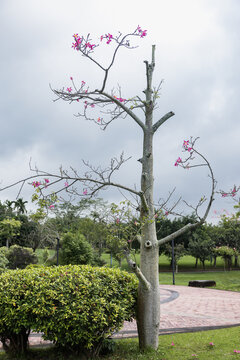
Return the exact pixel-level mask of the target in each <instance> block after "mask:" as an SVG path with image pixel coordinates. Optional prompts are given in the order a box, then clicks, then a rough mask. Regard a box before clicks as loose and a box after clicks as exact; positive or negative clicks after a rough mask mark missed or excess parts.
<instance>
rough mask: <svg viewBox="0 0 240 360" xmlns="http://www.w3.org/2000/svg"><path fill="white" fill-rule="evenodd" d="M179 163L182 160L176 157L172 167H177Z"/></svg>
mask: <svg viewBox="0 0 240 360" xmlns="http://www.w3.org/2000/svg"><path fill="white" fill-rule="evenodd" d="M181 162H182V159H181V158H180V157H178V158H177V160H176V162H175V164H174V166H178V165H179V164H180V163H181Z"/></svg>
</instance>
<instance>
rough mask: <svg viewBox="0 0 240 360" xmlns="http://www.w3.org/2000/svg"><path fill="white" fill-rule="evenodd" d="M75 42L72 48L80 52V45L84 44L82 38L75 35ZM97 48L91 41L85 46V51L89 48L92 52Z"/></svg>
mask: <svg viewBox="0 0 240 360" xmlns="http://www.w3.org/2000/svg"><path fill="white" fill-rule="evenodd" d="M73 38H74V42H73V43H72V48H73V49H74V50H80V45H81V44H82V42H83V38H82V37H80V36H79V35H78V34H73ZM95 47H96V45H95V44H91V43H90V42H89V41H88V42H86V44H85V49H87V48H89V49H90V50H93V49H94V48H95Z"/></svg>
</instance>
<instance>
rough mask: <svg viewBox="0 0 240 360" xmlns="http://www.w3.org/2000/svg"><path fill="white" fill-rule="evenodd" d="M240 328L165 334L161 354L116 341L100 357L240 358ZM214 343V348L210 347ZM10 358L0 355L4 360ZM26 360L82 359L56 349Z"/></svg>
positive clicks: (34, 353)
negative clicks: (113, 346)
mask: <svg viewBox="0 0 240 360" xmlns="http://www.w3.org/2000/svg"><path fill="white" fill-rule="evenodd" d="M239 335H240V327H233V328H228V329H221V330H210V331H202V332H195V333H187V334H173V335H161V336H160V337H159V348H158V350H157V351H151V350H149V351H146V352H144V353H140V352H139V349H138V340H137V339H124V340H116V347H115V350H114V352H113V353H111V354H109V355H106V356H104V357H100V358H99V359H102V360H190V359H198V360H206V359H208V360H213V359H214V360H223V359H224V360H227V359H240V353H235V352H234V350H238V351H240V343H239ZM210 343H213V344H214V345H210ZM172 344H174V345H172ZM7 359H14V360H15V359H18V358H17V357H14V358H13V357H12V358H9V357H8V356H7V355H6V354H4V353H3V352H0V360H7ZM21 359H22V360H23V359H24V360H65V359H67V360H80V359H81V356H76V355H75V356H74V355H70V354H65V355H64V354H62V353H60V352H59V351H57V350H56V349H55V348H54V347H51V348H44V349H32V350H30V352H29V354H28V356H26V357H23V358H21Z"/></svg>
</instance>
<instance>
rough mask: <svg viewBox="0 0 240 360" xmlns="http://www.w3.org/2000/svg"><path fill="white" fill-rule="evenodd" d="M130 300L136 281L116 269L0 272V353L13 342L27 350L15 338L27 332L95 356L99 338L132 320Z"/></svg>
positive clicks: (61, 268) (89, 267)
mask: <svg viewBox="0 0 240 360" xmlns="http://www.w3.org/2000/svg"><path fill="white" fill-rule="evenodd" d="M136 297H137V280H136V279H135V277H134V276H133V275H131V274H128V273H127V272H123V271H120V270H119V269H109V268H94V267H91V266H89V265H81V266H77V265H74V266H71V265H69V266H59V267H44V268H31V269H24V270H14V271H10V272H7V273H3V274H2V275H1V276H0V313H1V317H0V339H1V340H2V341H3V343H4V345H5V349H6V350H10V351H11V350H12V349H11V346H13V343H18V342H20V346H22V347H23V348H24V346H25V348H27V345H26V344H25V345H24V344H21V341H22V340H21V339H24V336H25V334H28V332H29V331H30V329H32V330H34V331H41V332H43V333H44V338H45V339H48V340H51V341H53V342H54V343H55V344H58V345H60V346H64V347H68V348H71V349H72V350H76V351H81V352H85V354H87V356H89V354H90V355H91V356H92V355H94V356H95V355H96V354H98V351H99V350H100V347H101V344H102V342H103V340H104V339H105V338H107V337H109V336H110V335H111V334H112V333H113V332H115V331H117V330H118V329H119V328H121V326H122V325H123V322H124V321H125V320H130V319H132V318H133V317H135V304H136ZM16 336H17V340H16ZM7 339H9V340H10V347H8V348H7V341H6V340H7ZM17 351H19V349H17Z"/></svg>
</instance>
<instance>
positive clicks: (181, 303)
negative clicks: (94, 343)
mask: <svg viewBox="0 0 240 360" xmlns="http://www.w3.org/2000/svg"><path fill="white" fill-rule="evenodd" d="M171 291H174V292H176V293H177V294H178V297H176V298H175V299H172V293H171ZM160 294H161V314H160V334H161V333H162V334H164V333H174V332H187V331H194V330H206V329H209V328H217V327H228V326H233V325H239V326H240V292H232V291H222V290H214V289H209V288H208V289H202V288H193V287H187V286H175V285H160ZM167 298H168V300H170V301H165V302H164V301H163V300H165V299H167ZM115 336H116V337H130V336H131V337H132V336H137V327H136V322H135V321H133V322H131V323H127V322H125V323H124V327H123V329H122V330H121V331H120V332H119V333H118V334H116V335H115Z"/></svg>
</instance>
